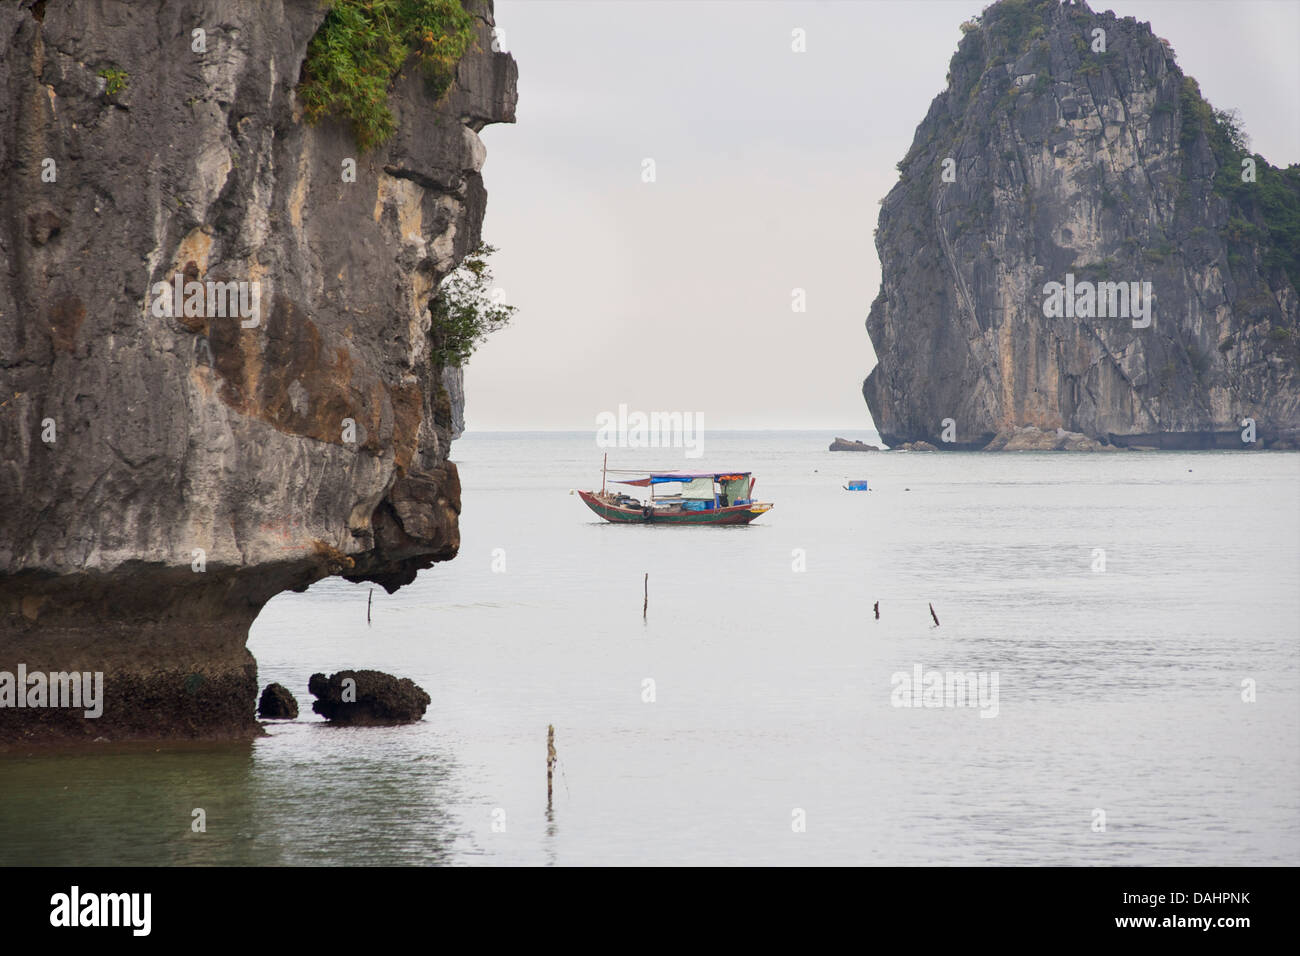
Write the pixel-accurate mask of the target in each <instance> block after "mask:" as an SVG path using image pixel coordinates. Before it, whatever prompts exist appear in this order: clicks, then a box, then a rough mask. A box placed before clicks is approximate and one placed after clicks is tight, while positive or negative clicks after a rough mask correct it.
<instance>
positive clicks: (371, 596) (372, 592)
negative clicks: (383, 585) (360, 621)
mask: <svg viewBox="0 0 1300 956" xmlns="http://www.w3.org/2000/svg"><path fill="white" fill-rule="evenodd" d="M374 600H375V589H374V588H371V589H370V594H369V596H368V597H367V598H366V623H367V624H369V623H370V605H371V603H372V602H373V601H374Z"/></svg>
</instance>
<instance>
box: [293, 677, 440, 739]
mask: <svg viewBox="0 0 1300 956" xmlns="http://www.w3.org/2000/svg"><path fill="white" fill-rule="evenodd" d="M348 682H351V683H348ZM307 689H308V690H309V691H311V692H312V694H313V695H315V696H316V697H318V698H319V700H317V701H315V702H314V703H313V704H312V705H311V709H312V710H313V711H315V712H316V713H318V714H320V715H321V716H322V717H324V718H325V719H326V720H328V721H330V722H332V723H336V724H347V725H360V726H384V725H388V724H407V723H411V722H412V721H416V720H419V719H420V718H421V717H423V716H424V711H425V708H427V707H428V706H429V700H430V698H429V695H428V694H426V693H425V692H424V689H423V688H421V687H420V686H419V685H417V684H416V683H415V682H414V681H412V680H410V679H408V678H405V677H394V676H393V675H392V674H385V673H384V672H383V671H339V672H338V673H337V674H331V675H330V676H329V677H326V676H325V675H324V674H312V675H311V680H310V681H308V682H307Z"/></svg>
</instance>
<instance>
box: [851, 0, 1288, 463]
mask: <svg viewBox="0 0 1300 956" xmlns="http://www.w3.org/2000/svg"><path fill="white" fill-rule="evenodd" d="M962 31H963V33H964V36H963V37H962V39H961V42H960V44H959V46H958V48H957V52H956V54H955V55H954V56H953V58H952V61H951V64H950V68H949V74H948V81H947V87H946V88H945V89H944V90H943V92H941V93H940V94H939V95H938V96H937V97H936V98H935V99H934V101H933V102H932V103H931V105H930V110H929V113H928V114H927V115H926V117H925V119H924V120H923V121H922V122H921V125H920V126H919V127H918V128H917V131H916V137H915V139H914V141H913V143H912V146H911V148H910V149H909V150H908V152H907V155H906V156H905V157H904V158H903V160H902V161H901V162H900V163H899V165H898V168H899V171H900V173H901V177H900V179H899V182H898V184H897V185H896V186H895V187H894V188H893V189H892V190H891V191H890V193H889V195H888V196H887V197H886V198H885V199H884V201H883V203H882V208H881V212H880V222H879V228H878V230H877V233H876V247H877V250H878V252H879V254H880V261H881V268H882V283H881V288H880V292H879V294H878V295H877V297H876V299H875V301H874V303H873V304H872V306H871V311H870V315H869V317H868V319H867V330H868V332H869V334H870V336H871V342H872V344H873V346H874V347H875V350H876V354H877V357H878V360H879V364H878V365H877V366H876V368H875V369H874V370H873V371H872V372H871V374H870V375H869V376H868V377H867V380H866V382H865V383H864V385H863V395H864V397H865V398H866V401H867V405H868V407H869V409H870V411H871V414H872V416H873V417H874V419H875V422H876V426H877V428H878V430H879V431H880V434H881V436H882V438H883V439H884V441H885V442H886V443H888V444H891V445H898V444H901V443H903V442H911V441H917V440H926V441H929V442H932V443H934V444H935V445H937V446H938V447H940V448H945V447H946V448H983V447H985V446H986V445H988V444H989V443H990V441H991V440H993V439H994V437H995V436H997V435H1001V436H1002V437H1004V438H1005V436H1006V435H1007V434H1008V433H1009V432H1012V431H1013V430H1014V429H1015V428H1017V427H1021V428H1023V427H1024V426H1036V428H1038V429H1044V430H1058V429H1063V430H1065V431H1067V432H1081V433H1083V435H1086V436H1089V437H1090V438H1093V439H1098V440H1100V441H1101V442H1104V443H1107V444H1112V445H1142V446H1153V447H1163V448H1207V447H1234V448H1261V447H1270V446H1272V447H1296V444H1295V443H1296V442H1297V440H1298V439H1300V298H1297V291H1296V290H1297V287H1300V166H1294V165H1293V166H1291V167H1290V168H1288V169H1284V170H1283V169H1276V168H1274V167H1272V166H1270V165H1269V164H1268V163H1267V162H1266V161H1265V160H1264V158H1263V157H1262V156H1258V155H1253V154H1251V152H1250V151H1249V149H1248V142H1247V140H1246V138H1245V135H1244V133H1243V132H1242V130H1241V128H1240V126H1239V124H1238V123H1237V122H1236V120H1235V117H1234V116H1233V114H1231V113H1228V112H1223V111H1218V110H1215V109H1213V108H1212V107H1211V106H1210V105H1209V104H1208V103H1207V102H1206V101H1205V100H1204V99H1203V98H1202V95H1201V91H1200V89H1199V88H1198V86H1197V84H1196V82H1195V81H1194V80H1193V79H1192V78H1191V77H1188V76H1185V75H1184V74H1183V73H1182V71H1181V70H1180V69H1179V68H1178V65H1177V63H1176V62H1175V58H1174V51H1173V50H1172V49H1171V48H1170V45H1169V43H1168V42H1166V41H1165V40H1162V39H1161V38H1159V37H1157V36H1156V35H1155V34H1153V33H1152V31H1151V27H1150V25H1149V24H1145V23H1138V22H1137V21H1136V20H1134V19H1133V18H1131V17H1127V18H1123V19H1120V18H1117V17H1116V16H1115V15H1114V14H1113V13H1096V12H1093V11H1092V10H1090V9H1089V8H1088V6H1087V5H1086V4H1084V3H1081V2H1080V3H1064V4H1062V3H1061V2H1059V0H1003V2H1001V3H997V4H994V5H993V6H991V7H989V8H987V9H986V10H985V11H984V13H983V15H982V16H981V17H979V18H978V19H977V20H974V21H970V22H968V23H966V24H963V25H962ZM1224 56H1227V57H1240V56H1242V53H1241V51H1235V52H1234V51H1232V50H1230V49H1225V50H1224ZM1251 438H1254V439H1255V440H1254V441H1250V439H1251Z"/></svg>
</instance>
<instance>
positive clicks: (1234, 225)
mask: <svg viewBox="0 0 1300 956" xmlns="http://www.w3.org/2000/svg"><path fill="white" fill-rule="evenodd" d="M1180 105H1181V107H1182V114H1183V127H1182V130H1181V132H1180V138H1181V141H1182V145H1183V149H1184V150H1187V149H1190V148H1191V147H1192V146H1193V145H1194V144H1195V143H1196V141H1197V139H1198V138H1199V137H1200V136H1201V134H1202V133H1204V134H1205V136H1206V139H1207V141H1208V142H1209V144H1210V150H1211V151H1212V152H1213V153H1214V162H1215V165H1216V166H1217V167H1218V171H1217V173H1216V174H1215V176H1214V191H1215V192H1216V193H1218V194H1219V195H1220V196H1223V197H1224V198H1225V199H1228V200H1230V201H1231V202H1232V203H1233V204H1235V206H1236V207H1237V208H1236V210H1235V212H1236V213H1237V214H1235V215H1234V216H1233V217H1232V219H1230V220H1229V222H1228V228H1227V229H1226V230H1225V235H1226V236H1227V237H1228V238H1229V239H1230V240H1233V241H1237V242H1255V243H1257V244H1259V245H1260V247H1261V250H1262V255H1263V262H1264V267H1265V268H1266V269H1270V270H1272V269H1278V268H1281V269H1284V270H1286V274H1287V277H1288V278H1289V279H1290V280H1291V285H1292V286H1294V287H1295V288H1296V289H1297V290H1300V165H1294V164H1293V165H1291V166H1289V167H1287V168H1286V169H1279V168H1278V167H1276V166H1272V165H1270V164H1269V162H1268V161H1267V160H1266V159H1264V157H1263V156H1260V155H1259V154H1258V153H1251V151H1250V144H1249V140H1248V139H1247V137H1246V134H1245V132H1244V131H1243V130H1242V128H1241V120H1240V117H1239V116H1238V114H1237V112H1236V111H1235V110H1216V109H1215V108H1214V107H1212V106H1211V105H1210V104H1209V103H1208V102H1207V101H1206V100H1205V98H1204V97H1203V96H1202V95H1201V89H1200V87H1199V86H1198V85H1197V83H1196V81H1195V80H1194V79H1192V78H1191V77H1184V78H1183V88H1182V92H1181V101H1180ZM1245 159H1253V160H1254V164H1255V181H1254V182H1247V181H1244V180H1243V179H1242V161H1243V160H1245Z"/></svg>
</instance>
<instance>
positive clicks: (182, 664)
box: [0, 0, 516, 743]
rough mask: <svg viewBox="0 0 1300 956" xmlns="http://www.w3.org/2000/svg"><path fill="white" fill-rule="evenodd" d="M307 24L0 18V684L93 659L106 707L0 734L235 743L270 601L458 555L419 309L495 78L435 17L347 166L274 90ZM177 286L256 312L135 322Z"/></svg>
mask: <svg viewBox="0 0 1300 956" xmlns="http://www.w3.org/2000/svg"><path fill="white" fill-rule="evenodd" d="M326 9H327V7H326V6H325V5H322V4H321V3H320V2H318V0H265V2H263V0H259V2H257V3H247V2H242V0H204V2H199V0H177V2H172V3H168V4H166V5H163V6H162V7H161V8H160V7H159V6H158V5H157V4H153V3H125V2H92V0H39V2H36V0H21V2H7V3H4V4H0V45H2V47H3V50H4V54H3V57H0V176H2V177H3V189H2V190H0V448H2V449H3V456H2V460H0V671H9V672H13V671H14V669H15V667H16V666H17V665H18V664H19V663H21V664H23V665H25V667H26V668H27V670H28V671H29V672H30V671H50V672H62V671H73V670H76V671H87V672H89V671H103V672H104V674H105V689H104V693H105V698H106V700H105V707H104V713H103V716H102V717H100V718H98V719H97V720H87V719H83V718H82V715H81V713H80V712H72V711H69V710H66V709H64V710H59V709H54V708H48V709H45V710H42V711H35V710H31V709H26V710H18V709H14V708H12V707H10V708H3V709H0V743H3V741H5V740H10V741H12V740H15V739H17V740H22V739H24V738H27V737H33V736H37V737H39V736H57V735H70V736H74V737H80V736H85V737H88V738H94V737H109V738H113V737H131V736H145V737H148V736H174V735H193V736H208V735H217V736H230V735H236V736H237V735H241V734H249V733H252V732H255V730H256V724H255V721H254V707H255V705H256V694H257V683H256V664H255V662H254V661H253V659H252V657H251V655H250V654H249V653H248V651H247V650H246V649H245V641H246V638H247V635H248V629H249V626H250V624H251V623H252V621H253V619H254V618H255V617H256V615H257V614H258V611H259V610H260V609H261V608H262V606H263V605H264V604H265V603H266V602H267V601H268V600H270V598H271V597H273V596H274V595H275V594H277V593H279V592H281V591H284V590H286V589H302V588H305V587H307V586H308V585H310V584H311V583H312V582H314V581H317V580H319V579H321V578H323V577H325V576H327V575H342V576H345V577H347V578H348V579H350V580H360V581H374V582H378V583H380V584H382V585H384V586H385V587H387V588H389V589H390V590H391V589H394V588H396V587H398V586H400V585H402V584H405V583H408V582H410V581H411V580H412V579H413V578H414V576H415V573H416V571H417V570H418V569H421V568H426V567H428V566H429V565H430V564H432V563H433V562H435V561H441V560H447V559H449V558H451V557H453V556H454V555H455V554H456V551H457V547H458V545H459V533H458V528H457V516H458V513H459V510H460V485H459V480H458V477H457V473H456V468H455V465H454V464H452V463H451V462H449V461H448V447H449V444H450V442H451V440H452V438H453V437H455V435H456V434H457V433H458V422H459V421H460V415H461V408H460V401H461V398H460V396H461V394H462V392H461V382H460V377H459V371H458V370H455V369H438V368H434V367H432V366H431V365H430V362H429V335H430V321H431V320H430V312H429V309H428V303H429V300H430V298H431V296H432V295H433V294H434V292H435V290H436V287H437V284H438V282H439V281H440V280H441V279H442V278H443V277H444V276H446V275H447V274H448V273H449V272H450V271H451V270H453V269H454V268H455V266H456V264H457V263H458V262H459V261H460V259H461V258H462V257H463V256H464V255H465V254H466V253H467V252H469V251H471V250H472V249H473V248H474V247H475V246H476V244H477V243H478V241H479V233H480V227H481V223H482V219H483V215H484V211H485V208H486V192H485V189H484V185H483V181H482V177H481V174H480V170H481V167H482V165H483V162H484V157H485V151H484V147H483V144H482V142H481V141H480V139H479V137H478V135H477V134H478V132H479V131H480V130H481V129H482V128H483V127H484V126H485V125H487V124H489V123H498V122H513V121H514V109H515V101H516V68H515V64H514V61H513V59H512V58H511V57H510V56H509V54H506V53H499V52H494V51H493V43H492V26H493V11H492V5H491V3H490V0H465V9H466V10H467V11H469V12H470V13H472V14H473V15H474V18H475V19H474V31H475V33H476V40H475V42H474V43H473V45H472V46H471V48H470V49H469V51H468V52H467V53H466V54H465V55H464V56H463V57H462V58H461V59H460V61H459V64H458V65H457V66H456V72H455V79H454V83H453V84H452V85H451V87H450V89H449V90H446V91H433V90H431V89H430V87H429V85H428V84H427V83H426V82H425V81H424V79H423V78H422V77H421V75H420V74H419V72H418V71H416V70H409V71H406V72H404V73H403V74H402V76H401V77H400V78H399V79H398V80H397V81H396V83H395V86H394V89H393V92H392V95H391V98H390V103H391V106H392V109H393V111H394V113H395V115H396V119H397V130H396V134H395V135H394V136H393V138H392V139H391V140H389V141H388V142H387V143H386V144H384V145H382V146H380V147H379V148H377V149H376V150H374V151H372V152H369V153H361V152H360V151H359V150H358V148H357V146H356V143H355V141H354V137H353V136H352V135H351V133H350V130H349V129H348V127H347V126H345V125H344V124H342V123H340V122H338V121H335V120H328V119H327V120H325V121H322V122H320V123H318V124H316V125H311V124H308V123H306V122H304V121H303V116H302V108H301V104H300V103H299V102H298V98H297V96H296V85H297V83H298V81H299V74H300V68H301V65H302V63H303V59H304V54H305V51H306V49H307V45H308V43H309V41H310V40H311V38H312V36H313V34H314V33H315V32H316V30H317V29H318V27H319V26H320V24H321V22H322V19H323V18H324V16H325V13H326ZM200 28H201V29H202V30H203V31H204V33H205V44H204V45H205V47H206V49H205V51H204V52H201V53H199V52H196V51H195V50H194V45H195V44H194V42H193V40H192V37H193V35H194V33H193V32H194V31H195V30H196V29H200ZM348 160H355V172H356V175H355V181H352V179H350V178H349V177H348V176H347V175H345V170H346V169H347V165H348V164H347V161H348ZM178 274H179V275H180V276H182V279H181V282H182V283H184V282H199V283H203V284H205V286H204V288H205V290H206V292H205V294H206V296H208V297H211V296H213V295H214V291H213V286H212V285H206V284H207V283H222V284H223V285H221V286H217V287H216V293H215V294H217V295H218V296H221V295H222V294H223V292H222V290H223V289H224V288H226V286H225V285H224V284H225V283H247V284H250V285H248V286H244V287H241V288H251V284H252V283H256V284H257V286H256V288H257V289H258V294H259V295H260V306H259V307H258V309H257V310H256V315H255V317H254V318H251V319H250V318H245V313H244V312H238V313H237V314H235V315H234V317H229V316H230V312H229V310H227V311H226V313H225V317H222V315H221V310H217V315H216V316H215V317H214V316H212V315H211V313H212V312H213V310H212V309H211V308H208V309H206V311H205V310H204V308H203V304H202V303H203V300H200V308H199V309H196V310H195V311H196V312H198V314H190V311H189V310H188V309H184V308H180V306H181V301H180V300H179V299H177V300H176V305H177V306H178V308H177V309H176V313H177V314H175V315H167V314H165V313H166V311H167V310H166V309H162V310H160V309H158V308H157V307H156V306H157V304H158V299H159V295H158V293H157V291H156V286H157V284H158V283H159V282H163V283H170V282H172V281H173V279H174V277H175V276H177V275H178ZM231 288H233V287H231ZM186 298H187V300H188V296H187V297H186ZM160 312H162V313H164V314H159V313H160Z"/></svg>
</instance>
